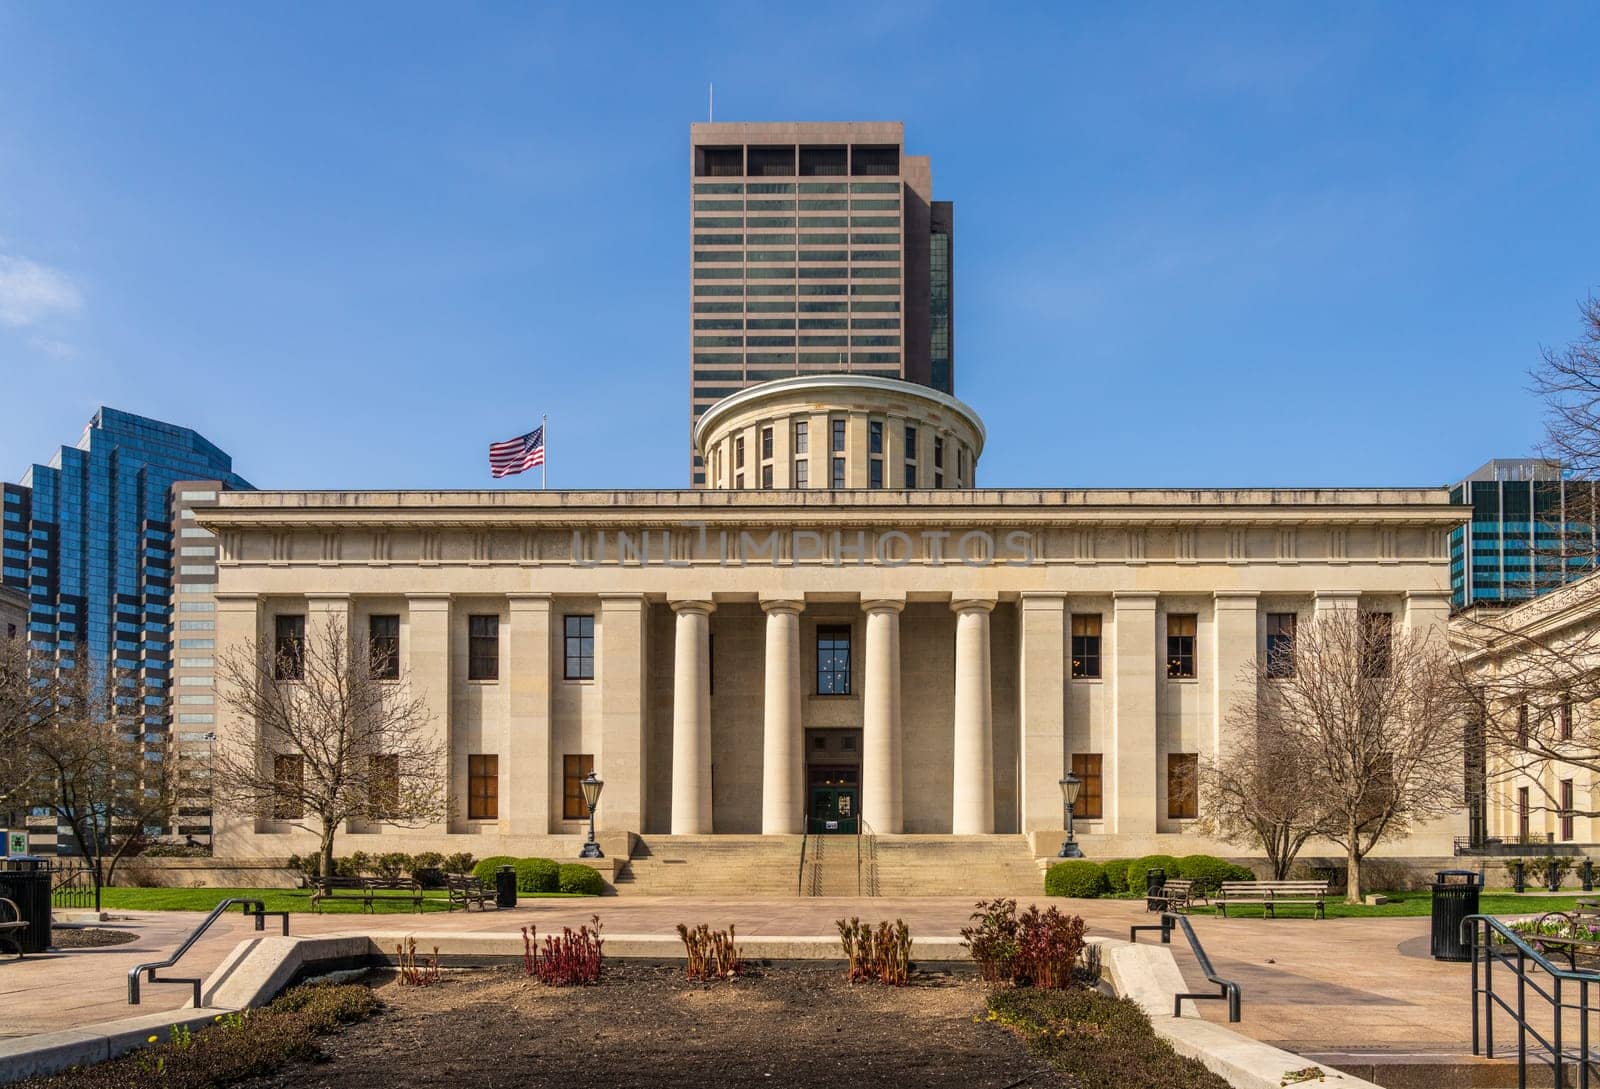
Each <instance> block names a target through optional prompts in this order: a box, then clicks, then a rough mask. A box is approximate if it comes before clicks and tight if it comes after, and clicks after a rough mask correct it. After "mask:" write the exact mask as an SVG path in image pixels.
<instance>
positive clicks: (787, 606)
mask: <svg viewBox="0 0 1600 1089" xmlns="http://www.w3.org/2000/svg"><path fill="white" fill-rule="evenodd" d="M761 609H762V611H763V612H765V613H767V614H768V615H769V616H770V615H771V614H773V613H794V614H796V615H799V614H800V613H803V612H805V610H806V603H805V599H804V598H798V597H764V598H762V599H761Z"/></svg>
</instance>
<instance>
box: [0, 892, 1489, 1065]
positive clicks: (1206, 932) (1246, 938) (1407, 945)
mask: <svg viewBox="0 0 1600 1089" xmlns="http://www.w3.org/2000/svg"><path fill="white" fill-rule="evenodd" d="M1038 902H1039V903H1040V904H1041V905H1043V904H1045V903H1054V904H1056V905H1057V906H1059V907H1060V908H1061V909H1062V910H1064V911H1068V912H1073V913H1076V914H1081V915H1083V916H1084V918H1085V919H1086V920H1088V922H1089V930H1090V933H1092V934H1098V935H1104V936H1106V937H1114V938H1121V939H1126V938H1127V937H1128V927H1129V925H1130V924H1133V923H1145V922H1150V921H1153V918H1154V917H1153V916H1150V915H1147V914H1146V913H1145V912H1144V910H1143V901H1138V900H1051V899H1049V898H1047V897H1040V898H1039V900H1038ZM971 910H972V900H971V899H969V898H966V897H942V898H915V899H913V898H887V897H882V898H873V899H857V898H819V899H783V900H730V899H716V898H710V897H659V898H647V897H606V898H603V899H597V900H572V899H559V900H533V901H526V900H525V901H523V903H522V904H521V905H520V906H519V907H517V908H516V909H514V910H510V911H501V912H495V911H489V912H482V913H480V912H476V911H474V912H472V913H470V914H465V913H461V912H456V913H453V914H450V913H436V914H427V915H350V914H340V915H305V914H299V915H292V916H290V933H291V934H303V935H323V934H341V933H362V932H371V931H383V932H402V931H403V932H410V933H414V934H416V935H417V936H418V938H419V939H423V940H420V941H419V945H422V946H423V947H424V948H425V947H426V941H425V936H426V935H427V934H429V933H431V932H443V931H494V932H506V933H511V934H515V933H516V932H517V931H518V930H519V929H520V928H521V927H523V926H530V925H531V926H535V927H536V928H537V929H538V930H539V931H540V932H541V933H543V932H548V931H549V930H550V929H552V928H560V927H561V926H563V925H570V926H577V925H578V924H580V923H585V922H588V921H589V918H590V916H591V915H594V914H598V915H599V916H600V918H601V921H602V922H603V923H604V925H605V928H606V930H607V931H608V932H610V933H612V934H659V935H671V934H673V932H674V928H675V927H676V925H677V924H678V923H680V922H682V923H688V924H691V925H693V924H695V923H700V922H705V923H709V924H711V925H712V926H715V927H724V926H727V925H729V924H733V925H735V926H736V927H737V928H738V933H739V935H740V936H741V937H776V936H796V935H801V936H803V935H824V936H830V937H831V936H832V935H833V934H834V933H835V928H834V920H836V919H838V918H841V917H849V916H852V915H859V916H861V917H862V918H863V919H868V920H872V921H876V920H878V919H885V918H886V919H891V920H892V919H896V918H902V919H904V920H905V921H906V923H907V925H908V926H909V927H910V928H911V933H912V935H913V939H915V937H917V936H920V935H928V936H933V935H952V936H953V935H955V934H957V932H958V931H959V930H960V928H961V926H962V925H964V924H965V923H966V921H967V916H968V914H969V913H970V912H971ZM202 918H203V916H202V915H201V914H200V913H198V912H116V913H113V920H112V921H111V922H109V923H106V924H103V925H106V926H114V927H121V928H127V929H130V930H133V931H135V932H136V933H137V934H138V935H139V937H138V940H136V941H134V942H133V943H131V944H127V945H119V946H111V947H107V948H102V949H86V950H73V951H70V952H62V953H52V954H39V955H34V956H30V957H28V958H27V959H25V960H22V961H17V960H14V959H11V958H5V959H0V1009H4V1010H5V1016H4V1017H0V1036H16V1035H25V1034H29V1033H35V1032H45V1031H54V1030H59V1029H65V1028H72V1027H76V1026H81V1025H86V1024H93V1023H95V1022H99V1021H107V1020H111V1019H114V1018H120V1017H127V1016H130V1015H131V1014H132V1013H134V1012H136V1011H135V1010H133V1009H131V1008H130V1007H129V1006H128V1005H127V972H128V969H129V968H131V967H132V966H133V965H135V964H137V963H139V962H140V961H146V960H159V959H161V958H163V957H165V956H167V955H168V954H169V953H170V952H171V951H172V950H173V949H174V948H176V946H177V945H178V943H179V942H180V941H182V939H183V937H184V936H185V935H186V934H187V933H188V932H189V930H190V929H191V928H192V927H194V926H195V925H196V924H197V923H199V922H200V920H201V919H202ZM1192 921H1193V924H1194V929H1195V931H1196V933H1197V935H1198V936H1199V938H1200V940H1201V942H1203V943H1204V945H1205V948H1206V951H1207V952H1208V953H1209V954H1210V956H1211V958H1212V962H1213V964H1214V965H1215V967H1216V969H1217V971H1218V973H1219V974H1220V975H1222V976H1224V977H1226V978H1230V979H1233V980H1235V981H1236V982H1238V983H1239V984H1240V986H1241V987H1242V988H1243V993H1244V1004H1243V1014H1244V1019H1243V1021H1242V1022H1241V1024H1240V1025H1238V1026H1237V1028H1238V1029H1240V1030H1242V1031H1243V1032H1244V1033H1246V1034H1247V1035H1250V1036H1254V1037H1255V1038H1257V1039H1259V1040H1262V1041H1265V1042H1268V1043H1272V1044H1275V1045H1277V1046H1279V1047H1283V1048H1285V1049H1288V1050H1291V1051H1296V1052H1299V1053H1302V1054H1309V1055H1312V1056H1314V1057H1317V1058H1319V1059H1325V1060H1326V1061H1328V1062H1330V1063H1333V1064H1334V1065H1337V1062H1336V1061H1335V1057H1336V1056H1342V1057H1347V1056H1350V1055H1356V1056H1366V1055H1373V1054H1374V1053H1377V1054H1384V1053H1389V1054H1392V1055H1410V1054H1415V1055H1444V1054H1450V1055H1463V1054H1465V1053H1467V1052H1468V1051H1469V1050H1470V1042H1471V1038H1470V1026H1469V1017H1470V1011H1471V1006H1470V996H1469V993H1468V988H1469V982H1468V978H1469V977H1468V971H1469V969H1468V966H1467V965H1465V964H1446V963H1441V962H1437V961H1434V960H1433V959H1432V958H1431V957H1429V956H1428V927H1429V921H1428V919H1426V918H1376V919H1326V920H1311V919H1219V918H1211V917H1197V918H1194V919H1193V920H1192ZM268 927H269V932H273V933H275V932H276V927H277V921H276V920H270V919H269V920H268ZM253 934H254V930H253V928H252V925H251V922H250V920H248V919H246V918H244V917H242V916H238V915H230V916H227V917H226V918H225V919H224V920H222V921H219V922H218V924H217V925H216V926H215V927H213V928H212V931H211V932H210V933H208V934H207V935H206V937H205V938H203V939H202V940H201V941H200V943H199V944H197V945H196V946H195V948H194V949H193V950H191V951H190V953H189V954H188V956H186V957H185V958H184V959H183V961H182V962H180V964H179V965H178V967H177V968H176V969H173V970H171V971H172V972H173V973H174V974H179V975H186V976H187V975H201V976H204V975H207V974H209V973H210V971H211V970H212V969H213V968H215V967H216V966H217V965H218V964H219V963H220V962H221V961H222V959H223V957H224V956H225V955H226V954H227V953H228V952H229V951H230V950H231V949H232V948H233V947H234V945H235V944H237V942H239V941H240V940H241V939H243V938H246V937H248V936H251V935H253ZM1140 940H1141V941H1147V942H1154V941H1158V940H1159V937H1158V936H1157V935H1155V934H1147V935H1141V936H1140ZM1173 951H1174V953H1175V954H1176V955H1177V957H1178V963H1179V965H1180V966H1181V967H1182V969H1183V971H1184V974H1185V977H1186V979H1187V980H1188V982H1189V984H1190V986H1191V987H1192V989H1194V990H1197V991H1209V990H1211V989H1212V988H1211V987H1209V986H1208V985H1207V984H1206V983H1205V979H1204V977H1203V976H1202V975H1201V974H1200V972H1199V970H1198V969H1197V967H1196V965H1195V963H1194V959H1193V957H1192V956H1191V955H1190V953H1189V951H1188V948H1187V945H1186V944H1185V943H1184V940H1183V937H1182V935H1181V933H1176V932H1175V933H1174V937H1173ZM913 955H914V954H913ZM144 994H145V1000H144V1003H143V1005H142V1006H141V1007H140V1009H141V1010H143V1011H156V1010H168V1009H177V1008H178V1007H180V1006H182V1005H183V1004H184V1002H185V1001H186V1000H187V997H188V995H189V991H188V989H187V988H185V987H182V986H153V987H152V986H147V987H146V988H145V992H144ZM1199 1006H1200V1009H1201V1011H1202V1013H1203V1014H1204V1015H1205V1016H1206V1017H1208V1018H1211V1019H1215V1020H1222V1019H1224V1017H1225V1010H1224V1008H1223V1004H1222V1003H1220V1002H1203V1003H1200V1004H1199Z"/></svg>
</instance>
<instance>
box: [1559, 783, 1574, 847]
mask: <svg viewBox="0 0 1600 1089" xmlns="http://www.w3.org/2000/svg"><path fill="white" fill-rule="evenodd" d="M1572 823H1573V822H1572V780H1571V779H1563V780H1561V838H1562V839H1564V840H1570V839H1571V838H1572Z"/></svg>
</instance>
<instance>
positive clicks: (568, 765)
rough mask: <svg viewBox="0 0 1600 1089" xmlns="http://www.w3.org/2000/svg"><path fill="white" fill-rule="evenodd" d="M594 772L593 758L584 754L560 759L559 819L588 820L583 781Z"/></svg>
mask: <svg viewBox="0 0 1600 1089" xmlns="http://www.w3.org/2000/svg"><path fill="white" fill-rule="evenodd" d="M592 771H594V757H593V756H590V755H587V754H585V753H577V754H568V755H566V756H563V757H562V758H561V819H562V820H567V821H581V820H587V819H588V818H589V807H588V806H587V805H585V804H584V802H583V781H584V779H586V778H588V776H589V773H590V772H592Z"/></svg>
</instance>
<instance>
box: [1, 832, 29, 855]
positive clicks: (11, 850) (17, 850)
mask: <svg viewBox="0 0 1600 1089" xmlns="http://www.w3.org/2000/svg"><path fill="white" fill-rule="evenodd" d="M27 853H28V833H27V832H25V831H16V832H12V831H8V832H6V857H8V858H15V857H17V856H18V855H25V854H27Z"/></svg>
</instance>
